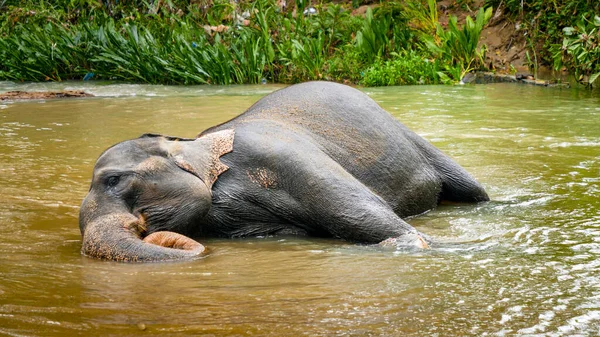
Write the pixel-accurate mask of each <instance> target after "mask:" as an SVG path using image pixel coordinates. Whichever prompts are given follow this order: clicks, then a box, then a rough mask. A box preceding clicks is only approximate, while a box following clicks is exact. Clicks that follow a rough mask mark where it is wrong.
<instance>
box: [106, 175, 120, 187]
mask: <svg viewBox="0 0 600 337" xmlns="http://www.w3.org/2000/svg"><path fill="white" fill-rule="evenodd" d="M119 180H120V178H119V177H118V176H111V177H108V179H106V186H108V187H115V186H117V185H118V184H119Z"/></svg>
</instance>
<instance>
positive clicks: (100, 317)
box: [0, 82, 600, 336]
mask: <svg viewBox="0 0 600 337" xmlns="http://www.w3.org/2000/svg"><path fill="white" fill-rule="evenodd" d="M64 88H69V89H82V88H83V89H85V90H87V91H88V92H91V93H93V94H95V95H96V96H97V97H95V98H86V99H71V100H48V101H34V102H4V103H0V198H1V199H0V335H2V334H6V335H9V336H24V335H25V336H65V335H86V336H89V335H96V336H105V335H135V334H144V335H161V336H165V335H168V336H178V335H179V336H189V335H200V336H202V335H206V336H598V335H599V334H600V98H599V97H597V96H594V95H593V94H591V93H589V92H587V91H577V90H564V89H563V90H561V89H550V88H539V87H531V86H520V85H508V84H497V85H485V86H461V87H457V86H413V87H388V88H369V89H365V91H366V92H367V93H368V94H369V95H370V96H371V97H372V98H373V99H375V100H376V101H378V102H379V103H380V104H381V105H382V106H383V107H384V108H385V109H386V110H388V111H389V112H391V113H392V114H393V115H394V116H395V117H397V118H398V119H399V120H401V121H402V122H403V123H405V124H406V125H408V126H409V127H410V128H411V129H413V130H414V131H416V132H417V133H419V134H420V135H422V136H423V137H425V138H427V139H428V140H429V141H431V142H432V143H433V144H434V145H436V146H437V147H439V148H440V149H442V150H443V151H444V152H446V153H447V154H449V155H450V156H451V157H453V158H455V160H456V161H458V162H459V163H460V164H461V165H462V166H464V167H465V168H466V169H467V170H468V171H469V172H471V174H472V175H474V176H475V177H476V178H477V179H478V180H479V181H480V182H481V183H482V184H483V185H484V186H485V187H486V189H487V191H488V193H489V194H490V196H491V198H492V201H491V202H489V203H484V204H480V205H444V206H441V207H439V208H438V209H436V210H433V211H431V212H429V213H427V214H425V215H422V216H419V217H416V218H413V219H410V220H409V222H410V223H411V224H412V225H413V226H415V227H417V228H418V229H419V230H421V231H423V232H425V233H427V234H429V235H431V236H432V237H433V238H434V239H435V240H436V241H437V243H436V244H435V245H434V246H433V247H432V249H430V250H424V251H402V250H393V249H391V250H390V249H387V250H386V249H381V248H379V247H374V246H360V245H355V244H349V243H345V242H341V241H336V240H324V239H313V238H294V237H268V238H250V239H241V240H216V239H205V240H201V241H202V243H203V244H205V245H206V246H208V247H209V248H210V249H211V254H210V256H208V257H207V258H205V259H202V260H199V261H194V262H184V263H162V264H121V263H113V262H104V261H97V260H93V259H90V258H86V257H82V256H81V255H80V252H79V250H80V247H81V237H80V233H79V229H78V219H77V217H78V208H79V204H80V202H81V200H82V198H83V197H84V196H85V194H86V192H87V190H88V188H89V183H90V178H91V173H92V168H93V165H94V162H95V160H96V158H97V157H98V155H99V154H100V153H101V152H102V151H103V150H104V149H105V148H107V147H108V146H110V145H112V144H114V143H116V142H119V141H121V140H125V139H129V138H134V137H137V136H139V135H141V134H142V133H146V132H158V133H163V134H167V135H177V136H184V137H193V136H195V135H196V134H197V133H198V132H199V131H202V130H203V129H205V128H207V127H209V126H212V125H214V124H217V123H220V122H223V121H226V120H228V119H230V118H232V117H234V116H236V115H237V114H239V113H241V112H242V111H244V110H245V108H247V107H248V106H250V105H251V104H252V103H253V102H255V101H256V100H258V99H259V98H260V97H262V96H263V95H265V94H267V93H268V92H270V91H273V90H275V89H277V88H278V87H277V86H269V85H266V86H231V87H218V86H197V87H168V86H142V85H114V84H112V85H110V84H104V85H103V84H82V83H59V84H27V85H26V84H13V83H7V82H4V83H2V82H0V92H2V91H7V90H14V89H21V90H36V89H38V90H39V89H64ZM365 122H366V123H368V121H365Z"/></svg>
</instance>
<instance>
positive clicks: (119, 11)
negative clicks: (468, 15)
mask: <svg viewBox="0 0 600 337" xmlns="http://www.w3.org/2000/svg"><path fill="white" fill-rule="evenodd" d="M1 3H2V0H0V4H1ZM292 5H293V6H291V8H283V7H280V6H279V5H278V4H277V2H276V1H275V0H259V1H252V2H250V1H248V2H240V3H239V4H235V3H234V2H229V1H211V2H210V4H208V2H206V1H205V2H204V4H203V2H202V1H196V2H193V3H192V4H189V2H188V1H186V2H184V1H179V2H178V1H153V2H146V1H137V2H136V1H128V2H127V1H121V2H118V1H96V0H94V1H85V0H79V1H77V0H68V1H67V0H64V1H52V2H49V1H48V2H44V1H5V2H4V4H3V8H2V10H1V11H0V12H2V15H1V17H0V22H1V23H2V26H1V27H0V59H2V60H3V62H2V64H1V65H0V79H7V80H15V81H48V80H50V81H60V80H65V79H82V78H84V77H86V76H87V78H89V77H91V76H93V78H94V79H116V80H125V81H133V82H140V83H168V84H199V83H214V84H232V83H260V82H261V81H268V82H283V83H293V82H299V81H305V80H315V79H328V80H334V81H339V82H350V83H360V84H364V85H393V84H417V83H423V84H425V83H443V82H453V81H458V80H460V78H461V76H462V75H463V74H464V73H465V72H467V71H469V70H472V69H477V68H479V67H481V64H482V62H481V55H480V53H481V51H480V50H479V49H478V48H477V41H478V37H479V35H478V34H479V33H480V31H481V28H482V26H483V24H485V22H486V20H488V19H489V16H490V15H491V9H490V10H488V11H487V12H485V11H483V10H481V11H480V12H479V14H478V18H477V19H476V20H471V21H470V22H468V23H467V24H465V25H464V26H462V27H461V26H458V25H454V26H451V27H447V28H442V27H441V26H439V27H436V20H437V14H436V13H437V12H436V10H435V1H430V4H429V5H428V4H422V3H420V2H410V3H396V2H384V3H382V4H381V5H380V6H378V7H377V8H376V9H375V10H371V9H368V10H367V12H366V13H365V14H364V15H351V10H352V7H350V6H347V7H344V6H342V5H338V4H331V3H326V4H325V3H324V4H322V5H314V6H312V7H308V3H307V2H306V1H299V0H298V1H296V2H295V3H293V4H292ZM430 6H431V7H430ZM431 9H432V10H431ZM92 74H93V75H92Z"/></svg>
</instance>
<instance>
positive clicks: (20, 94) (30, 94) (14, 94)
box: [0, 90, 94, 101]
mask: <svg viewBox="0 0 600 337" xmlns="http://www.w3.org/2000/svg"><path fill="white" fill-rule="evenodd" d="M72 97H73V98H74V97H94V95H92V94H88V93H87V92H84V91H76V90H65V91H9V92H5V93H1V94H0V101H5V100H29V99H52V98H72Z"/></svg>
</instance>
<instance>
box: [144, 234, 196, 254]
mask: <svg viewBox="0 0 600 337" xmlns="http://www.w3.org/2000/svg"><path fill="white" fill-rule="evenodd" d="M143 241H144V242H145V243H149V244H153V245H157V246H161V247H165V248H173V249H181V250H187V251H191V252H194V253H197V254H202V253H205V251H206V248H205V247H204V246H203V245H202V244H200V243H199V242H198V241H195V240H193V239H190V238H188V237H187V236H185V235H181V234H178V233H175V232H168V231H161V232H154V233H152V234H150V235H148V236H146V237H145V238H144V240H143Z"/></svg>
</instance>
